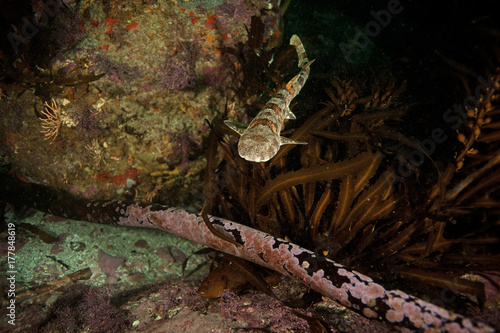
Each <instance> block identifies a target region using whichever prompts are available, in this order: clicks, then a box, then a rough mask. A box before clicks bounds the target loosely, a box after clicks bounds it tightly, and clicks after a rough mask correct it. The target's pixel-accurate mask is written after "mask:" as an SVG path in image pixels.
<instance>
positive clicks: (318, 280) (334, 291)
mask: <svg viewBox="0 0 500 333" xmlns="http://www.w3.org/2000/svg"><path fill="white" fill-rule="evenodd" d="M0 183H2V184H3V185H4V190H3V191H0V200H2V201H5V202H9V203H11V204H13V205H15V206H16V207H18V208H20V207H26V206H29V207H33V208H36V209H38V210H41V211H44V212H47V213H50V214H53V215H56V216H61V217H66V218H71V219H77V220H85V221H89V222H96V223H101V224H111V225H123V226H131V227H147V228H155V229H159V230H163V231H168V232H170V233H173V234H176V235H179V236H181V237H184V238H187V239H189V240H191V241H193V242H196V243H200V244H204V245H206V246H209V247H211V248H214V249H216V250H219V251H222V252H225V253H228V254H232V255H235V256H238V257H240V258H243V259H247V260H249V261H252V262H255V263H257V264H259V265H262V266H264V267H268V268H270V269H272V270H275V271H277V272H280V273H282V274H284V275H287V276H290V277H292V278H295V279H298V280H300V281H302V282H303V283H305V284H306V285H308V286H310V287H311V288H313V289H314V290H316V291H317V292H319V293H321V294H322V295H324V296H326V297H329V298H331V299H333V300H335V301H337V302H339V303H341V304H343V305H345V306H346V307H349V308H351V309H353V310H354V311H357V312H359V313H361V314H362V315H364V316H366V317H368V318H374V319H377V320H382V321H385V322H388V323H391V324H393V325H394V326H396V327H406V328H410V329H413V330H416V331H418V332H494V329H493V328H491V327H489V326H487V325H484V324H482V323H476V322H473V321H471V320H470V319H468V318H465V317H463V316H461V315H458V314H455V313H453V312H450V311H447V310H445V309H443V308H440V307H438V306H436V305H433V304H431V303H428V302H425V301H423V300H421V299H418V298H416V297H413V296H410V295H408V294H406V293H404V292H402V291H399V290H386V289H385V288H384V287H382V286H381V285H380V284H377V283H375V282H373V280H372V279H370V278H369V277H367V276H365V275H363V274H361V273H358V272H355V271H352V270H350V269H348V268H346V267H344V266H342V265H340V264H337V263H335V262H334V261H332V260H329V259H326V258H324V257H322V256H319V255H318V254H316V253H314V252H311V251H309V250H306V249H304V248H301V247H300V246H298V245H295V244H292V243H289V242H287V241H285V240H283V239H279V238H276V237H273V236H271V235H269V234H266V233H263V232H261V231H258V230H255V229H252V228H250V227H247V226H244V225H241V224H238V223H235V222H232V221H228V220H225V219H221V218H217V217H210V221H211V223H212V224H213V226H214V227H215V228H217V229H218V230H219V232H220V233H221V234H224V235H225V236H227V237H229V238H232V239H233V240H234V241H235V242H236V243H239V244H241V246H236V245H235V244H233V243H231V242H229V241H226V240H223V239H222V238H220V237H218V236H216V235H214V234H213V233H212V232H211V231H210V230H209V229H208V227H207V226H206V224H205V222H204V221H203V218H202V217H201V216H199V215H196V214H191V213H188V212H186V211H185V210H182V209H178V208H170V207H166V206H162V205H149V206H146V205H141V204H137V203H124V202H119V201H118V202H117V201H109V202H100V201H94V202H89V201H83V200H79V199H75V198H73V197H70V196H67V195H64V194H63V193H60V192H58V191H55V190H52V189H50V188H48V187H44V186H40V185H35V184H27V183H22V182H19V181H15V180H13V179H12V178H10V177H6V176H0Z"/></svg>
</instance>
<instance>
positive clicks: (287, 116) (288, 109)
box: [285, 105, 297, 119]
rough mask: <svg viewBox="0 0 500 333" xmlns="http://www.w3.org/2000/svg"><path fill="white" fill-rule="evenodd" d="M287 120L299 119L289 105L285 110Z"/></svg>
mask: <svg viewBox="0 0 500 333" xmlns="http://www.w3.org/2000/svg"><path fill="white" fill-rule="evenodd" d="M285 119H297V118H296V117H295V115H294V114H293V112H292V110H290V107H289V106H288V105H287V106H286V108H285Z"/></svg>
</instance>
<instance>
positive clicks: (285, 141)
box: [280, 136, 307, 146]
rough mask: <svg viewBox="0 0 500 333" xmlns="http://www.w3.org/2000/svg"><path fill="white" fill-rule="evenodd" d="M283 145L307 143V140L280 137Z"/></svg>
mask: <svg viewBox="0 0 500 333" xmlns="http://www.w3.org/2000/svg"><path fill="white" fill-rule="evenodd" d="M280 139H281V145H282V146H283V145H307V142H304V141H295V140H292V139H289V138H285V137H284V136H281V137H280Z"/></svg>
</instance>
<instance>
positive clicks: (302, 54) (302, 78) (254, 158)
mask: <svg viewBox="0 0 500 333" xmlns="http://www.w3.org/2000/svg"><path fill="white" fill-rule="evenodd" d="M290 45H294V46H295V49H296V50H297V54H298V57H299V68H301V71H300V72H299V74H297V75H296V76H295V77H294V78H293V79H291V80H290V82H288V83H287V85H286V86H285V87H284V88H283V89H281V90H280V91H278V92H277V93H276V94H274V96H273V97H272V98H271V99H270V100H269V101H268V102H267V104H266V105H265V106H264V108H263V109H262V110H261V111H260V112H259V113H258V114H257V116H256V117H255V118H254V119H253V120H252V121H251V122H250V124H249V125H248V127H247V128H246V129H242V128H241V127H239V126H235V125H234V124H233V123H232V122H229V121H226V124H227V125H228V126H229V127H231V128H232V129H234V130H235V131H236V132H238V133H239V134H240V135H241V137H240V140H239V141H238V153H239V155H240V156H241V157H242V158H244V159H246V160H247V161H250V162H266V161H268V160H270V159H271V158H272V157H273V156H274V155H276V153H277V152H278V150H279V149H280V146H281V145H284V144H307V143H306V142H300V141H293V140H290V139H287V138H284V137H281V136H280V133H281V129H282V127H283V123H284V122H285V119H295V115H294V114H293V113H292V111H290V102H291V101H292V99H294V98H295V96H297V94H298V93H299V92H300V89H302V87H303V86H304V84H305V83H306V80H307V78H308V77H309V66H310V65H311V64H312V62H313V61H314V60H313V61H309V60H308V59H307V55H306V51H305V49H304V46H303V45H302V42H301V41H300V39H299V37H298V36H297V35H293V36H292V38H291V39H290Z"/></svg>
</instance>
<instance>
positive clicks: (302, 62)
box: [290, 35, 309, 69]
mask: <svg viewBox="0 0 500 333" xmlns="http://www.w3.org/2000/svg"><path fill="white" fill-rule="evenodd" d="M290 45H293V46H295V49H296V50H297V55H298V56H299V68H301V69H302V68H304V67H305V66H306V65H307V63H309V59H307V54H306V50H305V49H304V45H302V42H301V41H300V38H299V36H297V35H293V36H292V38H290Z"/></svg>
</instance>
